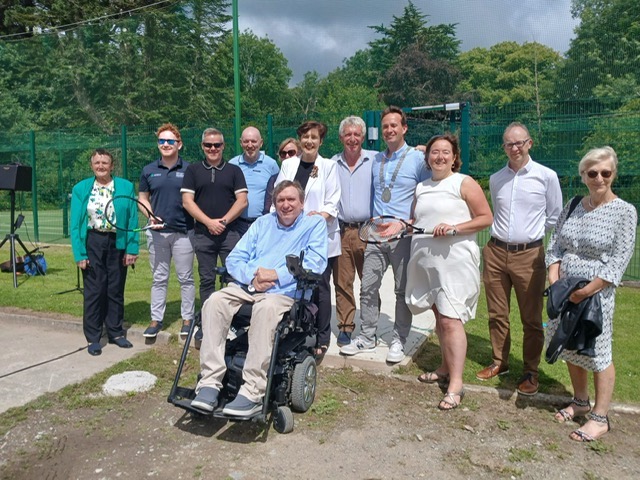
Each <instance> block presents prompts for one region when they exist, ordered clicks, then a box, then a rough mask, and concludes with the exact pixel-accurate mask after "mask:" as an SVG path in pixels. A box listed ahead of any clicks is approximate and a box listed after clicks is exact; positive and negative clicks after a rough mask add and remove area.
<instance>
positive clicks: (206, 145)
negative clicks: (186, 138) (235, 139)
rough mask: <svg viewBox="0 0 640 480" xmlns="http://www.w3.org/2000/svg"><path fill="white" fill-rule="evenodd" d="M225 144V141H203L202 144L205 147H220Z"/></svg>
mask: <svg viewBox="0 0 640 480" xmlns="http://www.w3.org/2000/svg"><path fill="white" fill-rule="evenodd" d="M223 145H224V142H216V143H208V142H202V146H203V147H204V148H220V147H222V146H223Z"/></svg>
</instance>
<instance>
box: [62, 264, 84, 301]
mask: <svg viewBox="0 0 640 480" xmlns="http://www.w3.org/2000/svg"><path fill="white" fill-rule="evenodd" d="M71 292H80V293H83V292H84V288H83V287H81V286H80V267H76V287H75V288H71V289H69V290H65V291H63V292H56V293H55V295H64V294H65V293H71Z"/></svg>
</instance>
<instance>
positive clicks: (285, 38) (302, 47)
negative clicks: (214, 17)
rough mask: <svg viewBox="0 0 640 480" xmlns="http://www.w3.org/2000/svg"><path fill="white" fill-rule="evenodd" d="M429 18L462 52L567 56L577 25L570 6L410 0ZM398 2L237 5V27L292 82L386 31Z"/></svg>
mask: <svg viewBox="0 0 640 480" xmlns="http://www.w3.org/2000/svg"><path fill="white" fill-rule="evenodd" d="M413 3H414V5H415V6H416V7H417V8H418V9H419V10H420V11H421V12H422V13H423V14H426V15H428V17H427V21H428V23H429V25H437V24H440V23H447V24H448V23H454V24H457V27H456V33H457V37H458V39H460V40H461V42H462V44H461V48H462V50H463V51H465V50H469V49H471V48H474V47H484V48H487V47H490V46H492V45H495V44H496V43H499V42H503V41H507V40H513V41H517V42H519V43H522V42H531V41H537V42H540V43H543V44H545V45H548V46H550V47H551V48H553V49H555V50H557V51H559V52H560V53H564V52H566V50H567V49H568V47H569V42H570V40H571V38H572V37H573V30H574V28H575V26H576V25H577V22H576V21H575V20H573V19H572V18H571V12H570V7H571V0H528V1H526V2H521V1H517V2H516V1H513V0H450V1H448V2H437V1H430V0H415V1H414V2H413ZM406 4H407V2H405V1H402V0H351V1H346V0H324V1H305V0H242V1H240V2H239V23H240V29H241V30H245V29H250V30H252V31H253V32H254V33H255V34H256V35H258V36H261V37H262V36H268V37H269V38H270V39H271V40H272V41H273V42H274V43H275V44H276V45H277V46H278V47H279V48H280V50H282V52H283V54H284V55H285V57H286V58H287V59H288V61H289V67H290V68H291V69H292V70H293V72H294V76H293V79H292V83H293V84H296V83H298V82H299V81H300V80H301V79H302V77H303V76H304V74H305V72H307V71H311V70H316V71H318V72H319V73H320V74H321V75H326V74H327V73H328V72H329V71H331V70H334V69H335V68H337V67H339V66H340V65H342V61H343V60H344V59H345V58H348V57H350V56H351V55H353V54H354V53H355V52H356V51H357V50H359V49H363V48H366V46H367V43H368V42H370V41H371V40H373V39H375V38H377V37H376V33H375V32H374V31H373V30H372V29H370V28H368V26H370V25H380V24H384V25H386V26H388V25H389V24H390V22H391V21H392V16H393V15H395V16H400V15H402V12H403V10H404V7H405V5H406Z"/></svg>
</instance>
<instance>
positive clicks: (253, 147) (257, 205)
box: [229, 127, 280, 235]
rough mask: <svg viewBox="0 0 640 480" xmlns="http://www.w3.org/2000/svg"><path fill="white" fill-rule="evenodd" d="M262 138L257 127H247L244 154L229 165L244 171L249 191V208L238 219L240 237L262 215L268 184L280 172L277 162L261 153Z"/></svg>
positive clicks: (242, 143) (244, 134)
mask: <svg viewBox="0 0 640 480" xmlns="http://www.w3.org/2000/svg"><path fill="white" fill-rule="evenodd" d="M262 143H263V142H262V136H261V135H260V130H258V129H257V128H256V127H247V128H245V129H244V130H243V132H242V136H241V137H240V144H241V145H242V150H243V153H242V154H241V155H238V156H237V157H233V158H232V159H231V160H229V164H231V165H237V166H239V167H240V168H241V169H242V173H243V174H244V179H245V180H246V182H247V188H248V189H249V195H248V199H249V206H248V207H247V208H246V209H245V210H244V211H243V212H242V215H241V216H240V218H238V227H239V229H240V235H244V234H245V233H246V231H247V230H248V229H249V226H250V225H251V224H252V223H253V222H254V221H255V220H256V218H258V217H259V216H261V215H262V212H263V209H264V199H265V194H266V192H267V184H268V183H269V179H270V178H271V177H272V176H273V175H277V174H278V172H280V167H278V164H277V163H276V161H275V160H274V159H273V158H271V157H269V156H268V155H265V154H264V153H263V152H261V151H260V148H262Z"/></svg>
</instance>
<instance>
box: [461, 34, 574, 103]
mask: <svg viewBox="0 0 640 480" xmlns="http://www.w3.org/2000/svg"><path fill="white" fill-rule="evenodd" d="M458 65H459V66H460V71H461V74H462V80H461V81H460V83H459V85H458V94H459V95H460V96H461V97H464V98H469V99H472V100H474V101H476V102H482V103H485V104H488V105H506V104H509V103H527V102H533V103H538V102H542V101H545V100H551V99H552V98H553V88H554V83H555V80H556V73H557V70H558V68H559V67H560V66H561V65H562V58H561V56H560V54H559V53H557V52H556V51H554V50H553V49H551V48H549V47H546V46H544V45H541V44H539V43H536V42H532V43H524V44H522V45H520V44H518V43H516V42H501V43H498V44H496V45H493V46H492V47H491V48H488V49H487V48H474V49H472V50H469V51H468V52H464V53H461V54H460V57H459V60H458Z"/></svg>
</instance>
